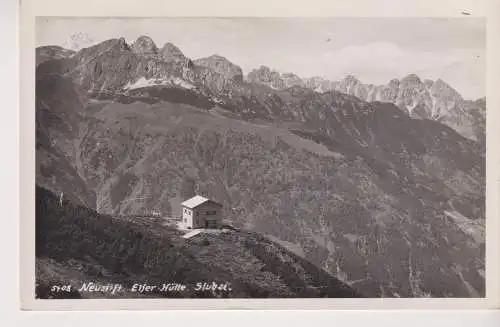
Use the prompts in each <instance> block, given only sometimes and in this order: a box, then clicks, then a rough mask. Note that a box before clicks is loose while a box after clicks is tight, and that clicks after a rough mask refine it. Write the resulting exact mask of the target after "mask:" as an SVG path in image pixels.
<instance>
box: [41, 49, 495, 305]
mask: <svg viewBox="0 0 500 327" xmlns="http://www.w3.org/2000/svg"><path fill="white" fill-rule="evenodd" d="M145 48H147V49H153V50H154V51H153V50H152V51H153V52H155V53H153V54H150V52H151V51H149V50H148V51H145V52H147V53H146V54H141V53H142V52H144V51H143V50H141V51H137V50H134V51H132V49H131V46H129V45H128V44H126V43H125V42H124V40H119V39H118V40H109V41H106V42H103V43H101V44H98V45H95V46H93V47H91V48H87V49H83V50H81V51H80V52H78V53H76V54H75V55H73V56H72V57H71V58H69V59H68V58H67V59H59V60H51V61H47V62H44V63H43V64H41V65H39V67H38V70H37V79H38V80H39V81H40V84H39V85H37V103H40V108H41V109H44V111H41V114H40V115H39V116H37V122H38V124H39V125H38V126H37V133H39V135H40V136H37V137H38V138H39V139H40V140H44V139H51V140H52V142H51V143H50V142H39V143H40V146H39V148H38V150H37V160H38V166H39V167H52V169H53V171H50V170H48V168H44V169H45V170H44V172H45V173H44V172H42V171H40V173H38V174H37V181H38V182H39V183H40V184H41V185H43V186H44V187H46V188H49V189H50V190H53V191H54V192H56V194H59V193H60V192H63V193H64V196H65V197H66V196H68V198H70V199H72V200H73V199H75V201H79V202H78V203H85V204H86V205H87V206H88V207H90V208H94V209H95V210H96V211H97V212H99V214H109V215H118V214H126V215H135V214H140V213H142V212H143V211H149V210H159V211H160V212H162V213H163V214H164V215H167V216H168V215H175V214H176V212H173V211H174V210H173V208H172V205H171V203H172V202H173V199H175V198H176V197H177V196H178V194H179V190H180V189H181V185H182V181H183V179H184V178H185V177H186V176H189V177H190V178H193V179H194V180H195V181H196V192H197V193H200V194H205V195H207V196H209V197H211V198H213V199H215V200H218V201H220V202H221V203H223V205H224V214H225V217H226V219H227V221H228V222H230V223H231V224H233V225H235V226H238V227H241V228H244V229H248V230H253V231H255V232H259V233H261V234H265V235H271V236H272V237H274V238H275V239H276V240H279V241H280V242H281V244H288V245H289V246H290V248H293V249H294V252H295V253H299V254H303V255H304V256H305V257H306V258H307V259H308V260H310V261H311V262H313V263H314V264H315V265H317V266H319V267H322V268H325V269H326V270H327V271H329V272H330V273H333V274H334V275H335V276H337V277H338V278H340V279H341V280H343V281H344V282H346V283H348V284H350V285H351V286H352V287H354V288H356V289H358V290H359V291H360V292H361V293H362V294H363V295H365V296H373V297H379V296H389V297H394V296H404V297H412V296H435V297H446V296H454V297H471V296H472V297H475V296H484V287H485V286H484V217H485V212H484V206H485V203H484V197H485V182H484V163H485V154H484V151H483V150H482V149H481V147H480V146H478V143H477V142H475V141H473V140H470V139H467V138H464V137H463V136H461V135H460V134H458V133H457V132H455V131H454V130H453V129H452V128H450V127H448V126H446V125H443V124H442V123H441V122H440V121H439V120H437V121H436V120H429V119H420V118H419V119H415V118H414V117H412V116H411V115H408V113H407V112H405V111H404V110H402V109H401V108H400V107H398V106H396V105H394V104H392V103H386V102H385V103H384V102H379V101H372V102H366V101H363V100H361V99H360V98H359V97H355V96H353V95H348V94H343V93H339V92H337V91H328V92H323V93H319V92H316V91H313V90H311V89H309V88H308V87H304V86H300V85H294V86H291V87H288V88H285V89H279V88H277V87H271V86H269V85H264V84H263V83H257V82H255V81H251V80H249V79H248V78H246V79H243V78H242V75H241V70H240V69H239V68H238V67H237V66H236V65H234V64H232V63H230V62H229V61H228V60H227V59H225V58H223V57H220V56H212V57H208V58H205V59H202V60H194V61H191V60H190V59H188V58H185V57H184V56H183V55H182V52H181V51H180V50H179V49H178V48H176V47H175V46H173V45H171V44H170V45H165V46H164V47H163V48H162V49H161V50H157V49H155V48H154V47H152V45H151V44H150V43H148V42H146V46H145ZM140 49H143V47H140ZM139 52H141V53H139ZM53 72H58V73H59V74H63V77H57V76H54V75H53V74H52V73H53ZM289 77H290V78H291V79H292V80H293V78H294V77H293V76H289ZM58 78H62V79H63V80H59V81H58V80H57V79H58ZM53 79H55V81H54V80H53ZM409 82H410V81H408V83H409ZM132 86H133V87H132ZM45 87H52V88H49V89H48V90H51V91H50V92H49V91H43V92H38V90H39V89H40V90H42V89H43V88H45ZM43 90H44V89H43ZM358 95H359V94H358ZM75 99H80V100H78V101H75ZM467 103H469V102H467ZM43 104H48V105H47V106H46V107H44V106H43ZM480 104H481V103H480V102H479V104H477V105H478V106H479V105H480ZM470 105H471V107H475V106H476V104H474V103H470ZM37 110H38V109H37ZM51 115H53V116H55V117H56V118H57V119H62V120H68V121H69V122H72V121H75V122H77V123H76V124H77V126H78V128H76V129H73V128H71V129H70V128H69V127H65V125H63V124H60V123H59V121H58V120H57V119H49V118H50V117H52V116H51ZM64 115H67V116H64ZM477 116H478V117H483V118H484V110H478V111H477ZM47 117H49V118H47ZM71 126H72V125H71ZM477 128H478V131H480V130H481V129H480V127H477ZM38 130H40V131H38ZM37 135H38V134H37ZM47 135H48V136H49V137H48V136H47ZM483 135H484V134H483ZM68 142H73V144H75V147H73V148H71V147H70V146H69V145H67V143H68ZM48 154H50V157H51V158H53V159H51V160H47V159H45V158H46V157H49V155H48ZM68 176H73V178H74V179H70V178H69V177H68ZM80 184H81V187H79V188H76V187H74V185H80ZM288 245H287V246H288Z"/></svg>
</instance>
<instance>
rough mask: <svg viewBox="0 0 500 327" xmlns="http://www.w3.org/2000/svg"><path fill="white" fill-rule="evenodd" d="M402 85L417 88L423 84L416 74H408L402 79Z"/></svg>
mask: <svg viewBox="0 0 500 327" xmlns="http://www.w3.org/2000/svg"><path fill="white" fill-rule="evenodd" d="M401 84H402V85H404V86H417V85H420V84H422V80H421V79H420V77H418V75H416V74H408V75H407V76H405V77H403V78H402V79H401Z"/></svg>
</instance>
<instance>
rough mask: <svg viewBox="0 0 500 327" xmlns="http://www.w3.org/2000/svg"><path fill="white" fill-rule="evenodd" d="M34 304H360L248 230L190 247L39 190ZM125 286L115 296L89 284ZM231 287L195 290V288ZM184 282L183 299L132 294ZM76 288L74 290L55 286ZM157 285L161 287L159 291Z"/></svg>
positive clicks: (146, 222) (148, 221) (155, 223)
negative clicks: (159, 300)
mask: <svg viewBox="0 0 500 327" xmlns="http://www.w3.org/2000/svg"><path fill="white" fill-rule="evenodd" d="M36 199H37V205H36V257H37V261H36V268H37V297H39V298H95V297H103V296H104V297H105V296H108V297H119V298H126V297H229V298H233V297H253V298H261V297H265V298H269V297H271V298H272V297H360V294H359V293H357V292H356V291H354V290H353V289H351V288H350V287H349V286H347V285H345V284H343V283H341V282H340V281H338V280H337V279H335V278H334V277H332V276H331V275H329V274H328V273H327V272H325V271H323V270H321V269H318V268H317V267H315V266H314V265H312V264H311V263H309V262H307V261H306V260H304V259H301V258H300V257H298V256H296V255H294V254H292V253H290V252H288V251H287V250H286V249H284V248H283V247H281V246H280V245H278V244H276V243H274V242H271V241H269V240H267V239H265V238H263V237H262V236H260V235H258V234H256V233H251V232H243V231H228V232H226V233H221V234H217V235H215V234H214V235H210V234H206V235H200V236H197V237H194V238H191V239H188V240H185V239H183V238H182V237H181V235H182V234H181V233H180V232H178V231H176V230H175V229H173V228H172V227H170V226H168V225H167V224H166V221H165V220H162V219H153V218H142V219H141V218H139V217H136V218H129V219H123V218H114V217H112V216H108V215H100V214H97V213H96V212H95V211H93V210H90V209H87V208H85V207H82V206H78V205H74V204H72V203H71V202H69V201H63V203H62V204H61V203H60V202H59V199H58V197H57V196H56V195H55V194H52V193H51V192H50V191H48V190H46V189H43V188H41V187H37V190H36ZM90 281H93V282H94V283H98V284H101V285H108V284H121V285H122V288H121V289H120V291H119V292H116V293H115V294H112V295H111V294H110V293H109V292H108V293H102V292H97V293H94V292H88V291H84V290H81V287H82V286H83V285H84V283H88V282H90ZM202 282H206V283H209V284H211V283H212V282H215V283H218V284H220V285H228V286H227V287H228V289H227V290H220V291H207V290H205V291H197V290H196V284H197V283H202ZM136 283H147V284H149V285H160V286H161V285H162V284H163V283H182V284H184V285H186V286H187V289H186V290H184V291H183V292H160V291H159V290H158V289H157V290H156V291H153V292H149V293H137V292H133V291H132V287H133V284H136ZM63 285H71V286H72V290H71V291H68V292H66V291H54V290H53V286H63ZM160 286H159V287H158V288H160Z"/></svg>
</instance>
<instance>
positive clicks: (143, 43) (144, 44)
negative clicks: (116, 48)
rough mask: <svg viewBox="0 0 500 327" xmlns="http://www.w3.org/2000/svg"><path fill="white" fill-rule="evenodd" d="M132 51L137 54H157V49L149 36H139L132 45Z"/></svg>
mask: <svg viewBox="0 0 500 327" xmlns="http://www.w3.org/2000/svg"><path fill="white" fill-rule="evenodd" d="M132 51H133V52H135V53H139V54H157V53H158V48H157V47H156V44H155V43H154V41H153V40H152V39H151V38H150V37H149V36H146V35H141V36H139V37H138V38H137V40H135V42H134V43H133V44H132Z"/></svg>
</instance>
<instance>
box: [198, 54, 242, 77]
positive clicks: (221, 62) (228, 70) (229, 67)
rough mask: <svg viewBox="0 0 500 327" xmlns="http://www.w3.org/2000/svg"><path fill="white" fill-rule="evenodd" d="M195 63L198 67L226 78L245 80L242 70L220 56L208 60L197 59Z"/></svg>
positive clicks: (212, 56)
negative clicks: (210, 70) (208, 69)
mask: <svg viewBox="0 0 500 327" xmlns="http://www.w3.org/2000/svg"><path fill="white" fill-rule="evenodd" d="M194 63H195V64H196V65H198V66H202V67H206V68H210V69H212V70H214V71H215V72H217V73H219V74H221V75H223V76H225V77H226V78H230V79H235V80H240V81H241V80H243V71H242V70H241V68H240V67H239V66H237V65H235V64H233V63H232V62H231V61H229V60H228V59H226V58H225V57H222V56H220V55H217V54H214V55H211V56H209V57H206V58H200V59H196V60H195V61H194Z"/></svg>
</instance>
